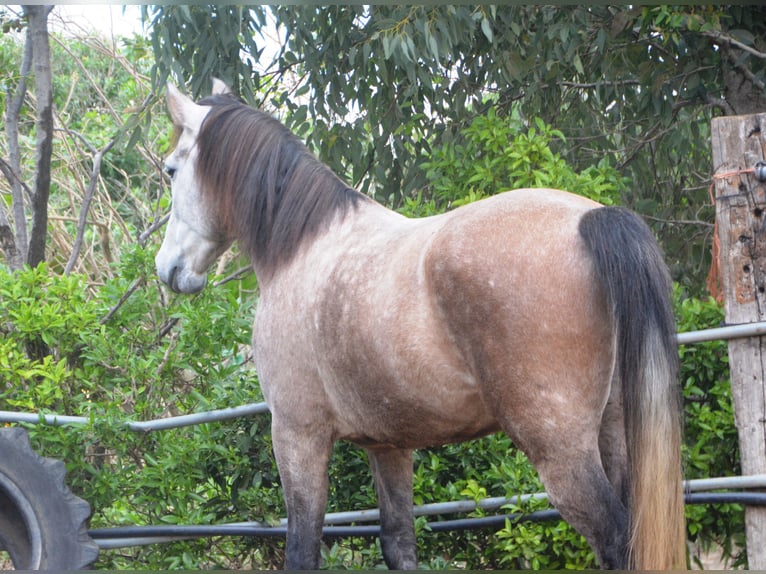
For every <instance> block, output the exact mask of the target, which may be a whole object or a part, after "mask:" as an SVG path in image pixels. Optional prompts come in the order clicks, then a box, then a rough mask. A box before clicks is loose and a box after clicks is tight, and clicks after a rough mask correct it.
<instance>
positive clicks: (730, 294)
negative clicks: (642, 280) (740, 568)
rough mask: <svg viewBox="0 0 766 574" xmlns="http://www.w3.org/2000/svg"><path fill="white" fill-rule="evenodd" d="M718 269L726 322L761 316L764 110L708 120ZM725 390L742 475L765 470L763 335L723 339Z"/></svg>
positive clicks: (765, 233)
mask: <svg viewBox="0 0 766 574" xmlns="http://www.w3.org/2000/svg"><path fill="white" fill-rule="evenodd" d="M712 145H713V174H714V175H713V178H714V184H715V203H716V223H717V225H718V237H719V240H720V259H719V265H720V272H721V283H722V286H723V292H724V296H725V298H726V300H725V311H726V322H727V323H729V324H740V323H752V322H754V321H764V320H766V184H764V182H761V181H758V179H757V178H756V176H755V173H754V171H753V168H754V167H755V165H756V164H757V162H759V161H764V157H765V156H766V114H756V115H750V116H727V117H720V118H715V119H714V120H713V122H712ZM729 364H730V368H731V392H732V399H733V402H734V417H735V420H736V424H737V432H738V434H739V448H740V457H741V461H742V474H743V475H751V474H762V473H766V384H765V382H764V376H765V375H766V337H753V338H749V339H735V340H731V341H729ZM745 529H746V540H747V558H748V562H749V567H750V569H751V570H766V508H760V507H754V506H751V507H747V509H746V511H745Z"/></svg>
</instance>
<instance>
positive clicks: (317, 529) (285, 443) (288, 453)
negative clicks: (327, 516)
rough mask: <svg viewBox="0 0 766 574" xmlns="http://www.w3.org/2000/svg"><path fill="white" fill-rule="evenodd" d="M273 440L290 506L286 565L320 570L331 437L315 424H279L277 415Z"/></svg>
mask: <svg viewBox="0 0 766 574" xmlns="http://www.w3.org/2000/svg"><path fill="white" fill-rule="evenodd" d="M272 440H273V444H274V455H275V457H276V459H277V466H278V468H279V477H280V479H281V481H282V490H283V493H284V498H285V505H286V506H287V551H286V556H285V568H286V569H288V570H318V569H319V558H320V543H321V538H322V525H323V523H324V513H325V508H326V505H327V485H328V479H327V465H328V463H329V459H330V454H331V452H332V444H333V441H332V438H331V437H330V436H329V435H326V434H325V433H322V432H321V429H318V428H316V427H312V428H308V429H307V428H301V427H299V428H298V429H296V428H293V426H291V425H287V424H280V423H279V422H278V420H277V417H276V416H275V417H274V419H273V421H272Z"/></svg>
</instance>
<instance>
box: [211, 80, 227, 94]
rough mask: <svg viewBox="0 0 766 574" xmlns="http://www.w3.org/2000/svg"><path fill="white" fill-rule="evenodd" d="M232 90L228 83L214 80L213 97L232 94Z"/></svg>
mask: <svg viewBox="0 0 766 574" xmlns="http://www.w3.org/2000/svg"><path fill="white" fill-rule="evenodd" d="M230 93H231V88H229V86H227V85H226V83H225V82H224V81H223V80H219V79H218V78H213V95H214V96H215V95H216V94H230Z"/></svg>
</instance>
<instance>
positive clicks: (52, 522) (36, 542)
mask: <svg viewBox="0 0 766 574" xmlns="http://www.w3.org/2000/svg"><path fill="white" fill-rule="evenodd" d="M65 474H66V467H65V466H64V463H63V462H61V461H59V460H54V459H52V458H43V457H41V456H39V455H37V453H35V452H34V451H33V450H32V447H31V446H30V444H29V435H28V434H27V431H25V430H24V429H22V428H16V427H14V428H5V429H0V549H2V550H5V551H7V552H8V554H9V555H10V558H11V561H12V562H13V565H14V567H15V568H16V569H17V570H53V569H56V570H80V569H86V568H88V567H89V566H90V565H91V564H93V562H95V560H96V558H97V557H98V546H97V545H96V543H95V542H94V541H93V540H92V539H91V538H90V537H89V536H88V530H87V522H88V519H89V518H90V505H89V504H88V503H87V502H86V501H84V500H83V499H81V498H78V497H76V496H75V495H74V494H72V492H71V491H70V490H69V488H67V486H66V485H65V483H64V475H65Z"/></svg>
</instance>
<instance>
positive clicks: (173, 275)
mask: <svg viewBox="0 0 766 574" xmlns="http://www.w3.org/2000/svg"><path fill="white" fill-rule="evenodd" d="M177 277H178V266H176V267H173V269H171V270H170V275H168V281H167V284H168V287H170V289H171V290H172V291H174V292H175V293H180V292H181V290H180V289H179V288H178V284H177V282H176V281H177Z"/></svg>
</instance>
